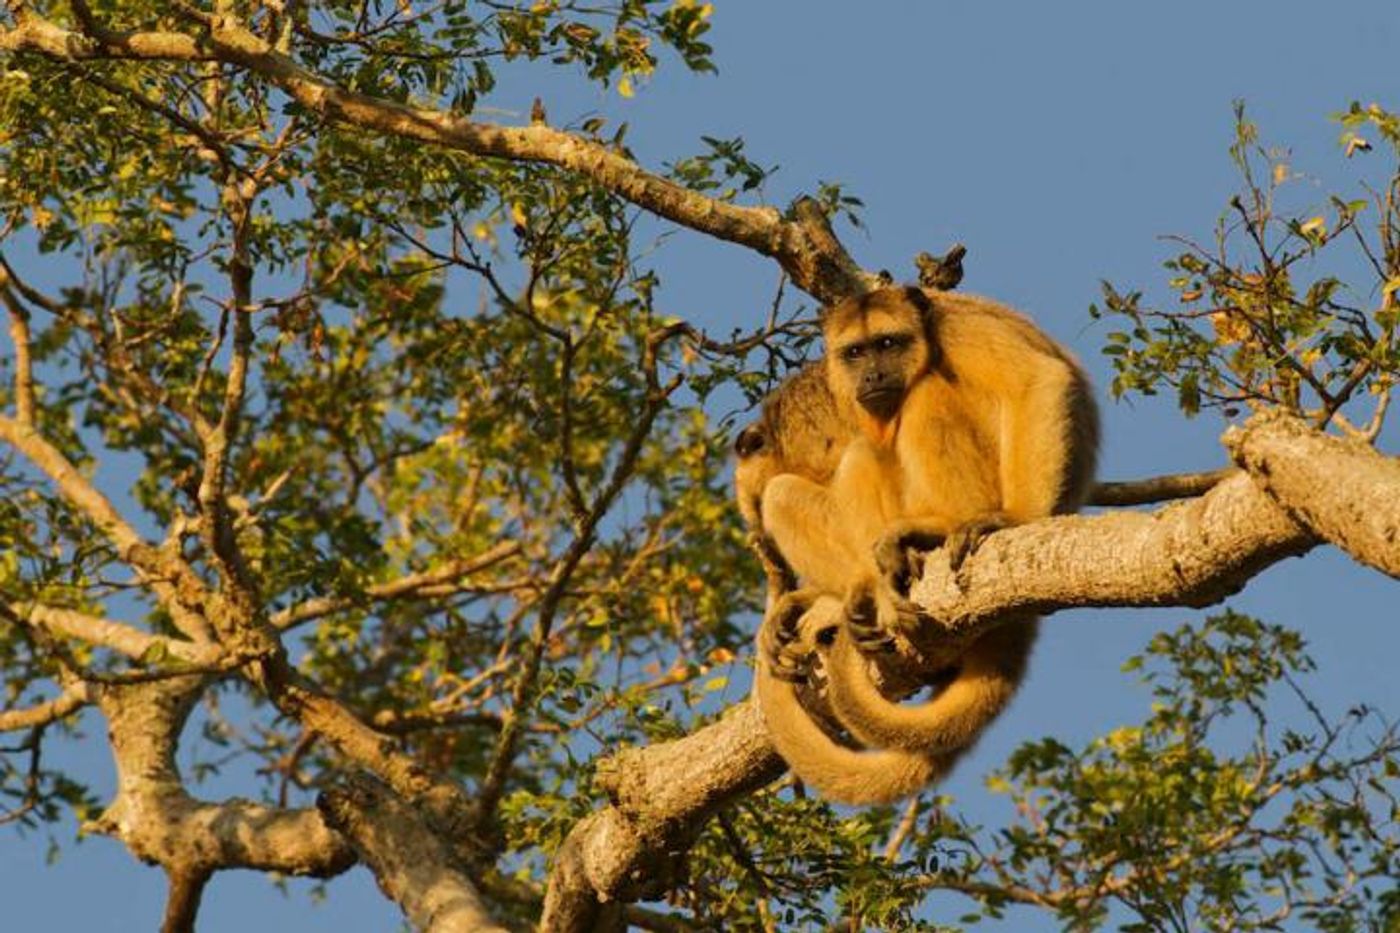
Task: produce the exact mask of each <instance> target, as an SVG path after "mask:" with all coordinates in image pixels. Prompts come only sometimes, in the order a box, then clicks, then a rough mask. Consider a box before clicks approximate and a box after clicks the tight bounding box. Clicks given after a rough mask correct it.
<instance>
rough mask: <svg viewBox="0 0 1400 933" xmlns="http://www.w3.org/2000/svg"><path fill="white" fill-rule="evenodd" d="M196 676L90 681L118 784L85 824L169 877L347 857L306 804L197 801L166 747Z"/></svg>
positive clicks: (332, 865) (318, 865) (328, 862)
mask: <svg viewBox="0 0 1400 933" xmlns="http://www.w3.org/2000/svg"><path fill="white" fill-rule="evenodd" d="M203 686H204V682H203V680H202V678H199V677H179V678H171V679H167V680H160V681H155V682H152V683H145V684H131V685H123V686H101V687H97V688H94V689H95V690H96V691H97V693H98V704H99V706H100V708H101V710H102V712H103V714H104V715H105V716H106V717H107V723H108V735H109V738H110V740H111V745H112V757H113V760H114V761H115V763H116V770H117V791H116V794H115V796H114V797H113V799H112V801H111V802H110V803H109V804H108V805H107V808H106V809H105V810H104V811H103V813H102V814H101V815H100V816H98V817H97V818H96V819H94V820H92V821H90V822H89V823H88V824H87V825H86V827H85V829H87V830H88V831H89V832H96V833H101V834H103V835H110V836H115V837H117V838H119V839H120V840H121V841H122V842H123V843H124V844H125V845H126V847H127V848H128V849H130V850H131V852H132V854H133V855H135V856H136V857H137V858H140V859H142V860H143V861H147V862H153V863H156V864H159V865H161V866H162V867H163V868H165V870H166V872H167V873H168V874H169V875H170V876H171V877H172V879H177V880H178V879H191V878H197V877H198V876H200V875H201V874H207V873H209V872H210V871H214V870H218V869H225V868H251V869H257V870H260V871H270V872H278V873H281V874H289V875H313V876H317V877H329V876H332V875H336V874H339V873H340V872H342V871H344V870H345V869H346V868H348V867H350V865H352V864H354V861H355V853H354V850H352V849H351V848H350V847H349V846H348V845H347V844H346V842H345V840H344V839H342V838H341V837H340V836H339V835H338V834H337V833H336V832H334V831H333V830H331V829H330V828H329V827H328V826H327V825H326V824H325V821H324V820H322V818H321V816H320V814H319V813H317V812H316V811H315V810H297V809H285V808H279V807H269V806H265V805H263V804H259V803H254V802H252V801H249V800H240V799H231V800H226V801H223V802H220V803H206V802H204V801H200V800H196V799H195V798H193V797H191V796H190V795H189V794H188V793H187V792H186V791H185V789H184V785H183V783H182V781H181V777H180V772H179V770H178V769H177V768H176V766H175V750H176V748H177V745H178V741H179V736H180V731H181V729H182V728H183V726H184V723H185V719H186V718H187V717H188V715H189V712H190V708H191V707H192V706H193V704H194V702H195V700H196V698H197V697H198V696H199V692H200V690H201V689H202V687H203ZM180 883H183V881H180Z"/></svg>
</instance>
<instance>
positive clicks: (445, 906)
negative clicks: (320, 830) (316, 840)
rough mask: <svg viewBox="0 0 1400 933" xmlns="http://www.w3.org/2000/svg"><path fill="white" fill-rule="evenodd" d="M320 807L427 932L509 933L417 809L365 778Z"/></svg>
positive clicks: (328, 794)
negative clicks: (492, 917) (497, 920)
mask: <svg viewBox="0 0 1400 933" xmlns="http://www.w3.org/2000/svg"><path fill="white" fill-rule="evenodd" d="M316 806H317V808H318V809H319V810H320V811H321V813H322V815H324V816H325V818H326V822H327V823H329V824H330V825H331V826H333V827H334V828H336V829H337V830H339V831H340V832H341V833H343V834H344V835H345V836H346V837H347V838H349V839H350V841H351V844H352V845H354V847H355V849H356V850H357V851H358V852H359V854H360V857H361V858H362V859H364V862H365V864H366V865H368V866H369V868H370V870H371V871H372V872H374V877H375V880H376V881H377V882H378V883H379V887H380V890H382V891H383V892H384V894H385V895H386V896H387V897H388V898H389V899H390V900H392V901H393V902H394V903H396V904H398V905H399V906H400V907H401V908H403V912H404V914H405V915H406V916H407V917H408V920H409V922H410V923H412V924H413V926H414V928H415V929H418V930H422V931H425V933H455V931H458V930H472V931H477V930H481V931H487V933H506V928H505V927H502V926H500V925H498V924H497V923H496V922H495V921H493V920H492V919H491V917H490V915H489V914H488V913H487V911H486V907H485V905H484V904H483V903H482V900H481V896H480V895H479V894H478V893H477V890H476V887H475V886H474V885H473V884H472V882H471V880H470V878H468V877H467V874H466V872H465V871H464V870H463V868H462V867H461V866H460V865H459V864H458V862H457V859H456V857H455V856H454V855H453V853H452V850H451V849H450V848H449V846H448V845H447V844H445V843H444V842H443V841H442V840H441V839H440V838H438V836H437V835H436V834H435V833H434V832H433V831H432V830H431V829H430V828H429V827H428V826H427V825H426V824H425V823H424V822H423V820H422V818H420V817H419V815H418V814H417V813H415V812H414V811H413V808H412V807H410V806H408V805H407V804H405V803H404V802H403V801H402V800H400V799H399V798H398V797H396V796H395V795H394V794H392V793H390V792H389V790H388V789H387V788H385V787H384V786H383V785H380V784H378V783H377V782H375V781H373V780H371V779H369V778H367V777H363V776H351V777H347V778H346V779H345V780H344V781H342V782H341V784H340V785H339V786H336V787H331V788H328V789H326V790H324V791H322V792H321V795H320V796H319V797H318V798H317V800H316Z"/></svg>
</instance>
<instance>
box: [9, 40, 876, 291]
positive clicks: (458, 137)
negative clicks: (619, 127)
mask: <svg viewBox="0 0 1400 933" xmlns="http://www.w3.org/2000/svg"><path fill="white" fill-rule="evenodd" d="M201 21H202V23H203V27H204V28H205V29H206V30H207V31H206V32H205V34H203V35H201V36H198V37H195V36H190V35H186V34H184V33H171V32H117V31H113V30H109V29H103V28H101V27H100V26H98V25H97V24H96V23H92V22H90V23H89V24H88V26H87V27H86V28H85V30H84V32H81V33H80V32H73V31H71V30H67V29H63V28H61V27H59V26H56V25H54V24H53V23H50V22H48V21H46V20H43V19H41V18H40V17H38V16H36V15H34V14H32V13H25V14H23V15H21V16H19V17H18V21H17V25H16V26H15V27H14V28H12V29H10V30H7V31H5V32H0V50H11V51H31V52H38V53H40V54H43V55H47V56H50V57H52V58H57V59H61V60H64V61H77V60H82V59H91V58H123V59H135V60H157V61H186V62H195V61H207V60H209V59H216V60H218V61H223V62H228V63H230V64H236V65H239V66H241V67H243V68H246V69H248V70H249V71H251V72H254V73H256V74H258V75H261V76H262V77H263V78H265V79H267V80H268V81H270V82H272V83H273V84H275V85H276V86H277V87H279V88H281V89H282V90H283V91H284V92H285V93H287V94H288V95H290V96H291V97H292V98H293V99H294V100H296V101H297V102H298V103H299V104H301V105H302V106H303V107H306V108H307V109H308V110H310V111H312V112H313V113H316V114H319V115H321V116H323V117H325V118H326V119H329V120H334V121H337V122H341V123H347V124H350V125H352V126H355V127H358V128H360V129H365V130H372V131H374V132H377V133H383V134H385V135H389V136H398V137H401V138H404V139H412V140H416V141H418V142H423V143H428V144H431V145H436V146H442V147H443V148H446V149H454V150H458V151H461V152H467V153H471V154H473V155H478V156H488V157H491V158H498V159H505V160H508V161H512V162H537V163H541V164H546V165H555V166H558V167H560V168H563V169H566V170H568V171H571V172H575V173H577V174H579V175H581V176H583V177H586V178H588V179H590V180H591V181H593V182H594V183H596V184H597V185H599V186H600V187H603V188H605V189H607V190H608V191H611V192H613V193H614V194H617V195H618V196H620V197H622V198H625V199H627V200H628V201H630V202H632V203H633V204H636V205H637V206H638V207H641V208H643V209H645V210H647V211H650V212H651V213H653V214H656V215H658V216H660V217H664V218H666V219H667V220H671V221H674V222H675V223H678V224H681V225H683V226H686V227H689V228H691V229H692V230H696V231H698V232H700V233H705V234H709V235H710V236H713V237H716V238H718V239H721V240H726V241H728V242H731V243H736V244H739V245H741V246H746V247H748V248H749V249H752V250H754V251H756V252H758V253H761V254H762V255H764V256H770V257H772V258H773V259H775V260H777V262H778V263H779V264H780V265H781V266H782V267H783V269H785V270H786V271H787V272H788V274H789V275H790V276H791V277H792V280H793V282H795V283H796V284H797V286H798V287H799V288H801V289H803V290H804V291H806V292H807V293H809V294H811V295H812V296H814V297H815V298H817V299H818V300H819V301H822V302H824V303H828V304H829V303H833V302H835V301H838V300H840V299H841V298H844V297H846V296H847V295H850V294H853V293H858V292H862V291H866V290H868V289H870V288H873V287H875V286H876V285H878V284H879V279H878V277H877V276H875V275H873V274H871V273H868V272H865V271H864V270H862V269H861V268H860V267H859V266H857V265H856V263H855V261H854V260H853V259H851V257H850V255H849V254H848V253H847V252H846V251H845V249H844V248H843V247H842V246H841V244H840V243H839V242H838V241H837V239H836V237H835V235H834V234H833V233H832V231H831V227H830V224H829V223H828V222H827V220H826V217H825V215H824V214H823V213H822V211H821V209H820V207H818V205H817V204H816V202H814V201H811V200H809V199H802V200H799V201H798V202H796V203H795V204H794V205H793V209H792V211H791V212H790V216H789V217H788V218H786V219H785V218H784V217H783V216H782V215H781V214H780V213H779V212H778V211H777V210H775V209H774V208H771V207H742V206H739V205H735V204H730V203H727V202H725V201H720V200H716V199H713V198H708V197H706V196H704V195H702V194H700V193H698V192H696V191H691V190H689V189H687V188H684V187H682V186H680V185H678V184H676V183H675V182H673V181H670V180H668V179H665V178H662V177H660V176H658V175H653V174H651V173H649V172H647V171H644V170H643V169H642V168H641V167H640V166H638V165H637V164H636V163H635V162H633V161H632V160H631V159H628V158H627V157H626V156H624V155H621V154H620V153H618V152H617V151H616V150H615V149H613V148H611V147H608V146H605V145H603V144H602V143H598V142H594V141H593V140H590V139H586V138H583V137H579V136H575V135H572V134H570V133H566V132H563V131H561V130H557V129H554V128H552V127H550V126H547V125H544V124H538V125H531V126H521V127H504V126H495V125H491V124H485V123H477V122H475V121H473V120H470V119H468V118H466V117H461V116H457V115H455V114H452V113H448V112H445V111H442V110H436V109H432V108H426V107H411V106H408V105H405V104H400V103H398V102H396V101H391V100H384V99H379V98H375V97H370V96H368V95H365V94H358V93H355V92H353V91H348V90H346V89H344V88H342V87H340V86H338V85H336V84H334V83H333V82H331V81H329V80H328V79H326V78H324V77H322V76H320V75H318V74H316V73H315V72H313V71H310V70H308V69H306V68H303V67H302V66H301V65H300V64H298V63H297V62H296V61H295V60H294V59H292V58H290V57H288V56H286V55H283V54H281V53H280V52H278V51H277V50H276V49H274V48H273V46H271V45H270V44H268V43H267V42H265V41H263V40H262V39H260V38H259V37H258V36H256V35H254V34H253V33H252V32H250V31H248V30H247V29H245V28H244V27H243V26H242V25H241V24H239V23H238V22H237V21H236V20H235V19H234V18H232V17H229V16H212V17H202V18H201Z"/></svg>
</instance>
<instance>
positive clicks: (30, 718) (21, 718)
mask: <svg viewBox="0 0 1400 933" xmlns="http://www.w3.org/2000/svg"><path fill="white" fill-rule="evenodd" d="M93 701H94V696H93V690H92V687H91V685H89V684H88V683H86V682H84V681H81V680H75V681H73V682H72V683H69V684H68V685H67V686H65V687H64V688H63V692H61V693H60V694H59V695H58V696H56V697H54V698H53V699H52V700H45V701H44V702H42V703H36V704H34V705H33V706H29V707H26V708H24V709H9V710H0V732H16V731H18V730H20V729H33V728H35V727H36V726H43V725H47V724H49V723H51V722H57V721H58V720H60V719H62V718H64V717H65V716H70V715H72V714H73V713H75V712H77V711H78V710H80V709H82V708H83V707H85V706H90V705H91V704H92V703H93Z"/></svg>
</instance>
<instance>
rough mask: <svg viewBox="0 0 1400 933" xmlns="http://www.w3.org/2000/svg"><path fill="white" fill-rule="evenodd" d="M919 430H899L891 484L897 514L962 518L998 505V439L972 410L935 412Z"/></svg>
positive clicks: (953, 519)
mask: <svg viewBox="0 0 1400 933" xmlns="http://www.w3.org/2000/svg"><path fill="white" fill-rule="evenodd" d="M933 414H935V415H936V416H935V417H929V418H927V419H926V420H925V421H924V422H923V423H922V425H921V428H922V430H918V431H901V432H900V435H899V438H898V442H897V444H896V454H897V456H896V458H895V459H896V461H897V471H896V473H895V475H894V476H893V477H891V478H892V479H893V481H894V482H893V486H894V488H895V490H896V491H897V494H898V502H897V503H894V504H893V505H894V508H895V509H896V510H897V511H898V513H899V514H902V515H906V516H910V515H921V514H930V515H944V516H947V517H948V518H949V519H950V520H952V521H955V522H962V521H966V520H968V519H971V518H974V517H976V516H978V515H982V514H984V513H986V512H988V511H994V510H996V509H999V508H1001V505H1002V495H1001V476H1000V474H1001V470H1000V455H999V451H998V444H997V438H996V436H995V434H994V432H991V431H988V430H986V428H985V427H984V423H983V421H982V419H979V418H977V417H976V416H975V413H972V412H966V411H962V410H958V409H950V410H942V411H935V412H934V413H933Z"/></svg>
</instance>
